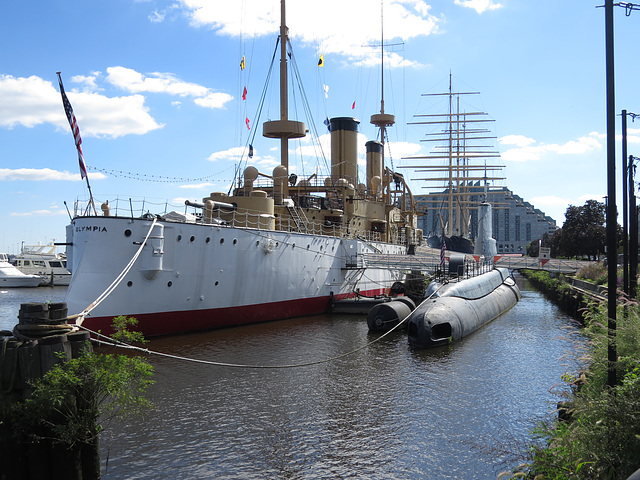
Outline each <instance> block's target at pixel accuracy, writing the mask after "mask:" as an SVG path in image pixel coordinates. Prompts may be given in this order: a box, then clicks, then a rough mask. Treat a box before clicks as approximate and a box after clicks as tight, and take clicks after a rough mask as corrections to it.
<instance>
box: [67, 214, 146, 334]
mask: <svg viewBox="0 0 640 480" xmlns="http://www.w3.org/2000/svg"><path fill="white" fill-rule="evenodd" d="M156 221H157V219H156V218H154V219H153V222H151V227H149V231H148V232H147V235H146V236H145V237H144V241H143V242H142V244H141V245H140V248H138V250H137V251H136V253H135V255H134V256H133V258H132V259H131V260H130V261H129V263H128V264H127V266H126V267H124V270H122V272H120V275H118V276H117V277H116V279H115V280H114V281H113V282H112V283H111V285H109V286H108V287H107V289H106V290H105V291H104V292H102V294H101V295H100V296H99V297H98V298H96V299H95V300H94V301H93V302H92V303H91V304H90V305H89V306H88V307H87V308H85V309H84V310H83V311H82V312H80V313H79V314H78V318H77V319H76V325H80V326H81V325H82V322H83V321H84V318H85V317H86V316H87V315H89V313H91V311H92V310H93V309H94V308H96V307H97V306H98V305H100V304H101V303H102V302H103V301H104V300H105V299H106V298H107V297H108V296H109V295H111V293H112V292H113V291H114V290H115V289H116V287H117V286H118V285H119V284H120V282H122V280H123V279H124V277H125V276H126V275H127V273H129V270H131V268H132V267H133V264H134V263H136V260H137V259H138V257H139V256H140V254H141V253H142V249H143V248H144V246H145V245H146V244H147V240H148V239H149V236H150V235H151V232H152V231H153V227H155V225H156Z"/></svg>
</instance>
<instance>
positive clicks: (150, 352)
mask: <svg viewBox="0 0 640 480" xmlns="http://www.w3.org/2000/svg"><path fill="white" fill-rule="evenodd" d="M407 318H408V316H407ZM405 320H406V319H403V320H401V321H400V322H399V323H398V325H396V326H395V327H393V328H392V329H390V330H389V331H388V332H385V333H384V334H382V335H380V336H379V337H378V338H376V339H375V340H373V341H371V342H369V343H366V344H364V345H362V346H361V347H358V348H356V349H355V350H351V351H350V352H346V353H342V354H340V355H336V356H335V357H330V358H325V359H322V360H314V361H311V362H303V363H293V364H284V365H256V364H240V363H226V362H215V361H213V360H202V359H199V358H190V357H183V356H180V355H173V354H170V353H164V352H158V351H155V350H149V349H148V348H142V347H137V346H135V345H129V344H127V343H123V342H120V341H117V340H115V339H113V338H111V337H108V336H106V335H103V334H101V333H99V332H95V331H93V330H90V329H88V328H87V327H84V326H82V325H81V326H80V328H82V329H83V330H86V331H87V332H89V333H91V334H92V335H95V336H96V337H98V338H100V337H101V338H105V339H107V340H108V341H105V340H97V341H98V343H101V344H105V345H110V346H113V347H119V348H124V349H128V350H134V351H137V352H141V353H145V354H147V355H156V356H159V357H165V358H172V359H174V360H181V361H186V362H192V363H202V364H205V365H213V366H216V367H230V368H246V369H282V368H299V367H310V366H313V365H320V364H322V363H329V362H333V361H335V360H339V359H341V358H345V357H348V356H349V355H353V354H354V353H357V352H359V351H360V350H364V349H365V348H367V347H369V346H371V345H373V344H375V343H377V342H379V341H380V340H382V339H383V338H385V337H386V336H387V335H389V334H391V333H392V332H394V331H395V330H396V329H397V328H399V327H400V326H401V325H402V324H403V323H404V321H405Z"/></svg>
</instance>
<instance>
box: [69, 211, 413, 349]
mask: <svg viewBox="0 0 640 480" xmlns="http://www.w3.org/2000/svg"><path fill="white" fill-rule="evenodd" d="M151 225H152V220H147V219H131V218H122V217H78V218H76V219H74V221H73V223H72V225H70V227H71V228H70V229H69V231H70V234H71V235H70V238H68V239H67V241H68V242H69V243H72V244H73V246H72V249H69V250H68V252H69V253H68V263H69V265H70V266H71V271H72V275H73V276H72V280H71V283H70V285H69V290H68V294H67V298H66V301H67V304H68V308H69V314H75V313H80V312H81V311H82V310H84V309H85V308H86V307H88V306H89V305H90V304H91V303H92V302H93V301H94V300H96V299H97V298H98V296H99V295H100V294H101V293H102V292H103V291H105V290H106V289H107V287H109V285H110V284H111V283H112V282H113V281H114V280H115V279H116V277H117V276H118V275H119V274H120V272H122V271H123V270H124V268H125V267H126V265H127V263H128V262H129V261H130V260H131V258H132V257H133V256H134V255H135V253H136V251H137V250H138V249H139V247H140V244H141V242H142V241H143V240H144V238H145V236H146V235H147V233H148V231H149V229H150V227H151ZM376 249H377V250H376ZM405 251H406V247H405V246H402V245H392V244H385V243H377V244H375V245H374V244H370V243H367V242H364V241H361V240H357V239H345V238H338V237H331V236H323V235H312V234H304V233H295V232H284V231H268V230H257V229H249V228H238V227H225V226H218V225H202V224H190V223H174V222H158V223H157V224H156V225H155V227H154V229H153V233H152V235H151V237H150V238H149V240H148V241H147V243H146V245H145V246H144V247H143V249H142V252H141V255H140V257H139V258H138V259H137V261H136V263H135V264H134V266H133V268H132V269H131V270H130V271H129V273H128V274H127V275H126V277H125V278H124V279H123V280H122V282H121V283H120V284H119V285H118V287H117V288H116V289H115V290H114V291H113V293H111V295H110V296H109V297H108V298H107V299H106V300H105V301H104V302H103V303H101V304H100V305H99V306H98V307H97V308H95V309H94V310H93V311H92V312H91V315H90V316H88V317H87V318H86V319H85V321H84V325H85V326H87V327H88V328H91V329H101V330H102V331H103V332H107V331H109V330H110V326H111V324H112V320H113V318H114V317H115V316H118V315H127V316H132V317H136V318H137V319H138V321H139V329H140V330H141V331H142V332H143V333H144V334H145V335H147V336H155V335H167V334H173V333H180V332H189V331H198V330H205V329H211V328H219V327H227V326H234V325H242V324H248V323H255V322H263V321H270V320H276V319H283V318H290V317H294V316H301V315H313V314H319V313H323V312H327V311H328V310H329V308H330V306H331V300H332V298H335V299H340V298H347V297H350V296H354V295H356V293H360V294H363V295H375V294H383V293H386V292H388V289H389V287H391V285H392V284H393V282H395V281H401V280H403V271H402V270H401V269H400V268H398V269H395V268H367V269H366V270H365V269H363V268H357V267H358V266H359V267H362V266H363V265H362V264H361V262H362V260H361V259H362V257H361V255H362V254H366V253H374V252H375V253H381V252H382V253H389V254H399V255H402V256H404V253H405ZM357 259H360V260H357ZM358 262H360V265H356V264H357V263H358Z"/></svg>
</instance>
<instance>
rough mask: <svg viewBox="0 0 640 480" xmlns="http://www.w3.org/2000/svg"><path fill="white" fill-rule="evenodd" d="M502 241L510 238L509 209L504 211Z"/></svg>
mask: <svg viewBox="0 0 640 480" xmlns="http://www.w3.org/2000/svg"><path fill="white" fill-rule="evenodd" d="M504 241H505V242H510V241H511V238H510V235H509V209H506V210H505V211H504Z"/></svg>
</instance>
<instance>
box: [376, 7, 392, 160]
mask: <svg viewBox="0 0 640 480" xmlns="http://www.w3.org/2000/svg"><path fill="white" fill-rule="evenodd" d="M383 7H384V2H383V1H381V2H380V16H381V22H380V24H381V27H380V32H381V33H380V35H381V42H380V75H381V78H382V81H381V82H380V85H381V90H382V91H381V95H380V113H377V114H373V115H371V123H372V124H373V125H375V126H377V127H378V128H380V143H382V147H383V148H382V168H383V171H384V141H385V136H386V128H387V127H391V126H393V124H394V123H396V117H395V116H393V115H391V114H389V113H384V12H383Z"/></svg>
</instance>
